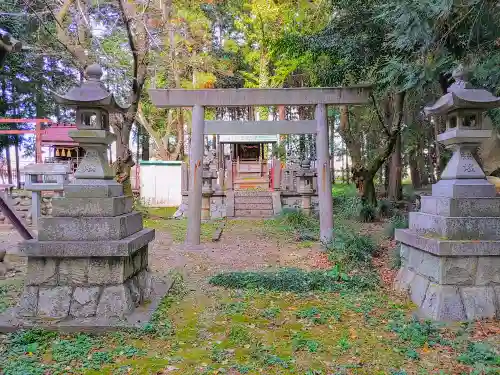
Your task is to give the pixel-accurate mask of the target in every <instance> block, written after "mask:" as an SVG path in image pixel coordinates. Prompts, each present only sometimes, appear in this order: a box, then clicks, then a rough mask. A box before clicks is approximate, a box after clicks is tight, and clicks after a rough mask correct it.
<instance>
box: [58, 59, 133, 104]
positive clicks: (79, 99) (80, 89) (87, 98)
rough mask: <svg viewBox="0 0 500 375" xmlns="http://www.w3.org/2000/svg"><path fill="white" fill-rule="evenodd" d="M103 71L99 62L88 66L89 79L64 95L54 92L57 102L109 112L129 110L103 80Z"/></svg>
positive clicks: (87, 74) (86, 74)
mask: <svg viewBox="0 0 500 375" xmlns="http://www.w3.org/2000/svg"><path fill="white" fill-rule="evenodd" d="M102 73H103V72H102V68H101V67H100V66H99V65H98V64H92V65H90V66H88V67H87V69H85V76H86V77H87V80H86V81H85V82H83V83H82V84H81V85H79V86H75V87H73V88H71V89H70V90H69V91H68V92H67V93H66V94H64V95H59V94H57V93H54V96H55V101H56V103H58V104H62V105H66V106H71V107H97V108H102V109H105V110H106V111H108V112H109V113H113V112H126V111H128V108H129V107H130V106H121V105H119V104H118V103H117V102H116V100H115V97H114V95H113V94H111V93H110V92H109V91H108V90H107V89H106V87H105V86H104V84H103V83H102V82H101V77H102Z"/></svg>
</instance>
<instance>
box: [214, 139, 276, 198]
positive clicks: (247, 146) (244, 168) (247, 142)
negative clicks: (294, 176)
mask: <svg viewBox="0 0 500 375" xmlns="http://www.w3.org/2000/svg"><path fill="white" fill-rule="evenodd" d="M277 141H278V136H277V135H257V136H256V135H226V134H225V135H220V137H219V143H220V145H221V148H224V146H225V145H228V146H229V148H230V153H229V161H230V162H229V163H228V165H229V166H230V170H229V171H227V173H231V174H232V179H231V180H232V182H233V189H234V190H247V189H259V190H268V189H269V188H270V182H271V178H270V173H271V168H270V167H269V160H268V155H269V151H270V150H271V149H272V147H273V145H274V144H275V143H276V142H277Z"/></svg>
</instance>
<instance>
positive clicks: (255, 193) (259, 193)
mask: <svg viewBox="0 0 500 375" xmlns="http://www.w3.org/2000/svg"><path fill="white" fill-rule="evenodd" d="M234 197H235V198H236V197H272V192H270V191H266V190H235V191H234Z"/></svg>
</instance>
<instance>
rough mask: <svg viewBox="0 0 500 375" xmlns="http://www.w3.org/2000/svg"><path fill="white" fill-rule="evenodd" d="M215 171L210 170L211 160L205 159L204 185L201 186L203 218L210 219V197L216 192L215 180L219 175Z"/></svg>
mask: <svg viewBox="0 0 500 375" xmlns="http://www.w3.org/2000/svg"><path fill="white" fill-rule="evenodd" d="M214 172H215V171H213V170H210V161H209V160H208V159H207V158H205V159H203V173H202V179H203V183H202V187H201V197H202V198H201V220H205V221H206V220H210V197H211V196H212V195H213V193H214V189H213V180H214V178H215V177H217V175H216V174H214Z"/></svg>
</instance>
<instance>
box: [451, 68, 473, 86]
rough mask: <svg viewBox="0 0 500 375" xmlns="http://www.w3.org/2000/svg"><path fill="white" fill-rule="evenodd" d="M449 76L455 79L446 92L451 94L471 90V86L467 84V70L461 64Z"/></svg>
mask: <svg viewBox="0 0 500 375" xmlns="http://www.w3.org/2000/svg"><path fill="white" fill-rule="evenodd" d="M451 76H452V77H453V78H454V79H455V82H453V84H451V85H450V87H449V88H448V90H447V91H448V92H453V91H455V90H457V89H458V90H463V89H471V88H472V85H471V84H470V83H469V70H468V69H466V68H465V67H464V66H463V65H462V64H460V65H458V66H457V67H456V68H455V69H454V70H453V72H452V74H451Z"/></svg>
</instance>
